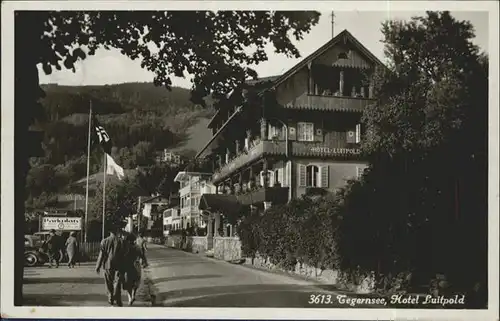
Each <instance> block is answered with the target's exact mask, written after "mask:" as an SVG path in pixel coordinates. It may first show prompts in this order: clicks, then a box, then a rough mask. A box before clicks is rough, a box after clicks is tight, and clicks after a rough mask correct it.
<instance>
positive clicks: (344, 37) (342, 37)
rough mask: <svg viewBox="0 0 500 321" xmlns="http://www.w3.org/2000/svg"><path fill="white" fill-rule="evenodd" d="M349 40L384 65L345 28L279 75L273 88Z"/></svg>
mask: <svg viewBox="0 0 500 321" xmlns="http://www.w3.org/2000/svg"><path fill="white" fill-rule="evenodd" d="M347 41H350V42H351V43H352V44H353V45H354V47H355V48H356V49H358V50H359V52H361V54H363V55H364V56H366V58H368V60H370V61H371V62H372V63H373V64H375V65H381V66H383V65H384V64H383V63H382V62H381V61H380V60H379V59H378V58H377V57H376V56H375V55H374V54H372V53H371V52H370V50H368V49H367V48H366V47H365V46H363V44H362V43H361V42H359V41H358V40H357V39H356V38H355V37H354V36H353V35H352V34H351V33H350V32H349V31H347V30H346V29H344V30H343V31H342V32H341V33H339V34H338V35H337V36H335V37H334V38H333V39H331V40H330V41H328V42H327V43H325V44H324V45H323V46H321V48H319V49H318V50H316V51H315V52H313V53H312V54H310V55H309V56H307V57H306V58H304V59H302V60H301V61H300V62H299V63H298V64H296V65H295V66H293V67H292V68H291V69H289V70H288V71H287V72H285V73H284V74H283V75H281V76H280V77H278V78H277V79H276V80H274V84H273V86H272V88H273V89H274V88H276V87H277V86H279V85H280V84H282V83H283V82H284V81H286V80H287V79H289V78H290V77H291V76H293V75H294V74H295V73H296V72H298V71H299V70H300V69H302V68H303V67H305V66H307V64H308V63H310V62H312V61H313V60H314V59H316V58H318V57H319V56H321V55H322V54H324V53H325V52H326V51H327V50H329V49H331V48H332V47H334V46H335V45H337V44H339V43H340V42H344V43H346V42H347Z"/></svg>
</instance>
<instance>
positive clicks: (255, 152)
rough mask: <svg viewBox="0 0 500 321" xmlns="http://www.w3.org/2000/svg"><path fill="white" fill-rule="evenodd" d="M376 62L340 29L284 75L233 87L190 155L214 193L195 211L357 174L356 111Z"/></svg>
mask: <svg viewBox="0 0 500 321" xmlns="http://www.w3.org/2000/svg"><path fill="white" fill-rule="evenodd" d="M379 66H383V65H382V63H381V62H380V61H379V59H377V58H376V57H375V56H374V55H373V54H372V53H371V52H370V51H369V50H367V49H366V48H365V47H364V46H363V45H362V44H361V43H360V42H359V41H358V40H356V38H354V36H353V35H352V34H351V33H349V32H348V31H347V30H344V31H342V32H341V33H340V34H338V35H337V36H336V37H334V38H333V39H331V40H330V41H328V42H327V43H326V44H325V45H323V46H322V47H321V48H319V49H318V50H316V51H315V52H313V53H312V54H310V55H309V56H307V57H306V58H305V59H303V60H302V61H300V62H299V63H298V64H297V65H295V66H294V67H293V68H291V69H290V70H288V71H287V72H285V73H284V74H282V75H279V76H275V77H267V78H263V79H258V80H252V81H249V82H247V83H246V87H245V88H242V89H241V90H239V91H235V93H234V94H233V95H241V97H242V98H243V99H242V100H241V99H234V100H232V99H231V97H229V98H228V99H227V100H225V101H224V103H223V104H221V106H220V108H219V109H218V111H217V113H216V114H215V115H214V116H213V118H212V119H211V121H210V122H209V124H208V126H209V128H211V129H212V133H213V135H212V137H211V138H210V139H209V141H208V142H207V144H206V145H205V147H204V148H203V149H202V150H200V151H199V153H198V154H197V155H196V157H206V158H208V159H210V160H211V162H212V165H213V172H214V173H213V175H212V177H211V181H212V183H213V184H214V185H215V188H216V195H218V196H213V195H209V197H207V198H206V199H204V200H202V203H201V204H200V208H201V209H202V210H207V211H210V210H211V211H213V212H218V213H223V212H224V207H225V206H226V205H227V206H226V207H227V208H229V207H231V208H234V209H235V210H236V211H237V210H238V204H239V205H240V206H247V205H251V206H252V207H257V208H261V209H267V208H268V207H269V206H271V205H272V204H282V203H286V202H288V201H289V200H291V199H293V198H297V197H300V196H301V195H304V194H324V193H329V192H334V191H335V190H337V189H338V188H340V187H342V186H343V185H344V184H345V182H346V180H347V179H352V178H357V177H359V176H360V175H361V174H362V172H363V170H364V169H365V168H366V166H367V164H366V161H365V160H364V159H363V158H362V157H361V154H360V143H361V141H362V139H363V136H364V130H363V125H362V124H361V115H362V112H363V110H364V109H365V108H370V105H371V104H372V103H373V102H374V100H373V84H372V83H371V75H372V74H373V72H374V71H375V69H376V68H377V67H379ZM232 101H238V102H239V103H238V104H233V103H232ZM241 101H243V103H241ZM220 195H224V196H220ZM224 203H226V205H224ZM216 221H218V220H217V219H216ZM217 225H218V224H217ZM210 227H212V226H209V229H210V230H212V229H215V231H214V232H216V231H217V230H218V229H219V226H213V227H212V228H210ZM210 232H213V231H210Z"/></svg>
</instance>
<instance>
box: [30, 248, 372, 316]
mask: <svg viewBox="0 0 500 321" xmlns="http://www.w3.org/2000/svg"><path fill="white" fill-rule="evenodd" d="M149 248H150V249H149V251H148V258H149V263H150V266H149V268H148V269H146V271H145V272H144V276H145V278H144V284H143V285H142V286H141V288H140V289H139V291H138V300H137V301H136V304H135V306H151V305H154V306H175V307H314V308H320V307H321V308H332V307H336V308H338V307H346V308H349V306H348V305H341V304H339V303H338V301H337V300H336V295H337V294H338V292H331V291H329V290H327V289H322V288H321V287H320V286H319V285H317V284H315V283H314V282H310V281H306V280H303V279H299V278H297V277H291V276H288V275H280V274H276V273H270V272H266V271H260V270H256V269H253V268H249V267H246V266H241V265H235V264H230V263H227V262H222V261H218V260H215V259H211V258H207V257H203V256H200V255H195V254H191V253H185V252H182V251H179V250H174V249H169V248H166V247H163V246H158V245H150V246H149ZM24 293H25V298H26V300H25V301H26V305H40V306H61V305H62V306H106V305H107V304H106V295H105V289H104V281H103V278H102V276H99V275H97V274H96V273H95V272H94V264H91V263H87V264H82V266H80V267H77V268H75V269H68V268H67V267H64V266H61V267H60V268H59V269H54V268H52V269H49V268H47V267H36V268H26V269H25V284H24ZM321 293H323V294H325V295H331V297H330V301H331V303H330V304H326V303H324V304H309V303H308V301H309V300H310V296H311V295H312V294H321ZM325 298H327V297H325ZM123 300H124V302H126V298H125V294H124V296H123ZM372 307H373V306H372Z"/></svg>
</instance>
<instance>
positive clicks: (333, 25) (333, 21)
mask: <svg viewBox="0 0 500 321" xmlns="http://www.w3.org/2000/svg"><path fill="white" fill-rule="evenodd" d="M330 17H331V18H332V38H333V37H335V13H334V12H333V11H332V14H331V15H330Z"/></svg>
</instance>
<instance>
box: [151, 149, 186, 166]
mask: <svg viewBox="0 0 500 321" xmlns="http://www.w3.org/2000/svg"><path fill="white" fill-rule="evenodd" d="M157 155H158V156H157V157H156V161H157V162H158V163H169V164H172V165H181V164H182V163H183V159H182V156H181V155H180V154H177V153H175V152H173V151H171V150H168V149H164V150H163V151H161V152H160V153H159V154H157Z"/></svg>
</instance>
